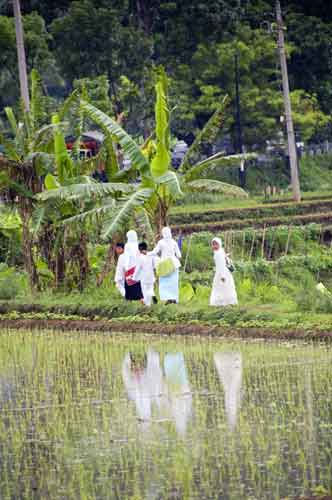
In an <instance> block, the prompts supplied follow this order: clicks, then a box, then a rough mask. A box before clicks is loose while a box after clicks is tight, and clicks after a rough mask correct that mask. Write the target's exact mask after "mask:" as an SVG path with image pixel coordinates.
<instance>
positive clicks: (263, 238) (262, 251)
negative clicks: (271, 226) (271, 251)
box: [261, 224, 266, 259]
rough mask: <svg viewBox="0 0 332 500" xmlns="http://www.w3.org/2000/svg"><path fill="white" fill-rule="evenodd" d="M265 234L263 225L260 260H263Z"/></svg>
mask: <svg viewBox="0 0 332 500" xmlns="http://www.w3.org/2000/svg"><path fill="white" fill-rule="evenodd" d="M265 233H266V224H264V228H263V235H262V249H261V256H262V259H263V258H264V244H265Z"/></svg>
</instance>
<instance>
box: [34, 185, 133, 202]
mask: <svg viewBox="0 0 332 500" xmlns="http://www.w3.org/2000/svg"><path fill="white" fill-rule="evenodd" d="M133 189H134V186H131V185H128V184H123V183H120V182H119V183H115V182H107V183H106V182H105V183H84V184H72V185H69V186H62V187H60V188H57V189H50V190H49V191H43V192H42V193H40V194H39V195H38V199H39V200H41V201H48V200H52V199H58V200H67V201H74V200H83V201H91V200H93V199H94V200H95V199H97V198H103V197H106V196H114V195H115V194H119V193H131V192H132V191H133Z"/></svg>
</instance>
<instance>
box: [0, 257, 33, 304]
mask: <svg viewBox="0 0 332 500" xmlns="http://www.w3.org/2000/svg"><path fill="white" fill-rule="evenodd" d="M26 285H27V283H26V279H25V276H24V275H22V274H19V273H18V272H17V271H16V270H15V269H14V268H11V267H8V266H7V265H6V264H0V300H12V299H15V298H16V297H17V296H18V295H19V294H20V292H24V291H25V290H26Z"/></svg>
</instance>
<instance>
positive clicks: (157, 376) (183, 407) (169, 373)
mask: <svg viewBox="0 0 332 500" xmlns="http://www.w3.org/2000/svg"><path fill="white" fill-rule="evenodd" d="M164 372H165V373H163V370H162V366H161V363H160V356H159V354H158V353H157V352H154V351H152V350H149V351H148V352H147V355H146V356H145V358H144V359H138V358H137V357H136V358H135V356H133V355H131V354H130V353H128V354H127V355H126V356H125V359H124V361H123V364H122V378H123V382H124V385H125V388H126V390H127V393H128V397H129V399H130V400H132V401H134V402H135V406H136V413H137V416H138V418H139V420H141V421H142V422H145V427H146V426H148V425H149V422H151V419H152V415H153V413H154V414H155V415H156V417H157V418H161V419H163V420H164V419H167V420H169V419H170V420H172V421H173V422H174V423H175V427H176V430H177V431H178V433H179V434H181V435H183V434H184V433H185V431H186V427H187V423H188V420H189V418H190V415H191V407H192V396H191V392H190V385H189V381H188V376H187V371H186V367H185V361H184V356H183V354H182V353H175V354H166V355H165V358H164Z"/></svg>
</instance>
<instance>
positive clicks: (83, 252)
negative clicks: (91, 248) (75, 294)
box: [77, 233, 90, 292]
mask: <svg viewBox="0 0 332 500" xmlns="http://www.w3.org/2000/svg"><path fill="white" fill-rule="evenodd" d="M77 261H78V265H79V279H78V288H79V290H80V291H81V292H82V291H83V289H84V286H85V284H86V281H87V278H88V275H89V272H90V265H89V258H88V241H87V237H86V234H84V233H82V234H81V237H80V242H79V248H78V255H77Z"/></svg>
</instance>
